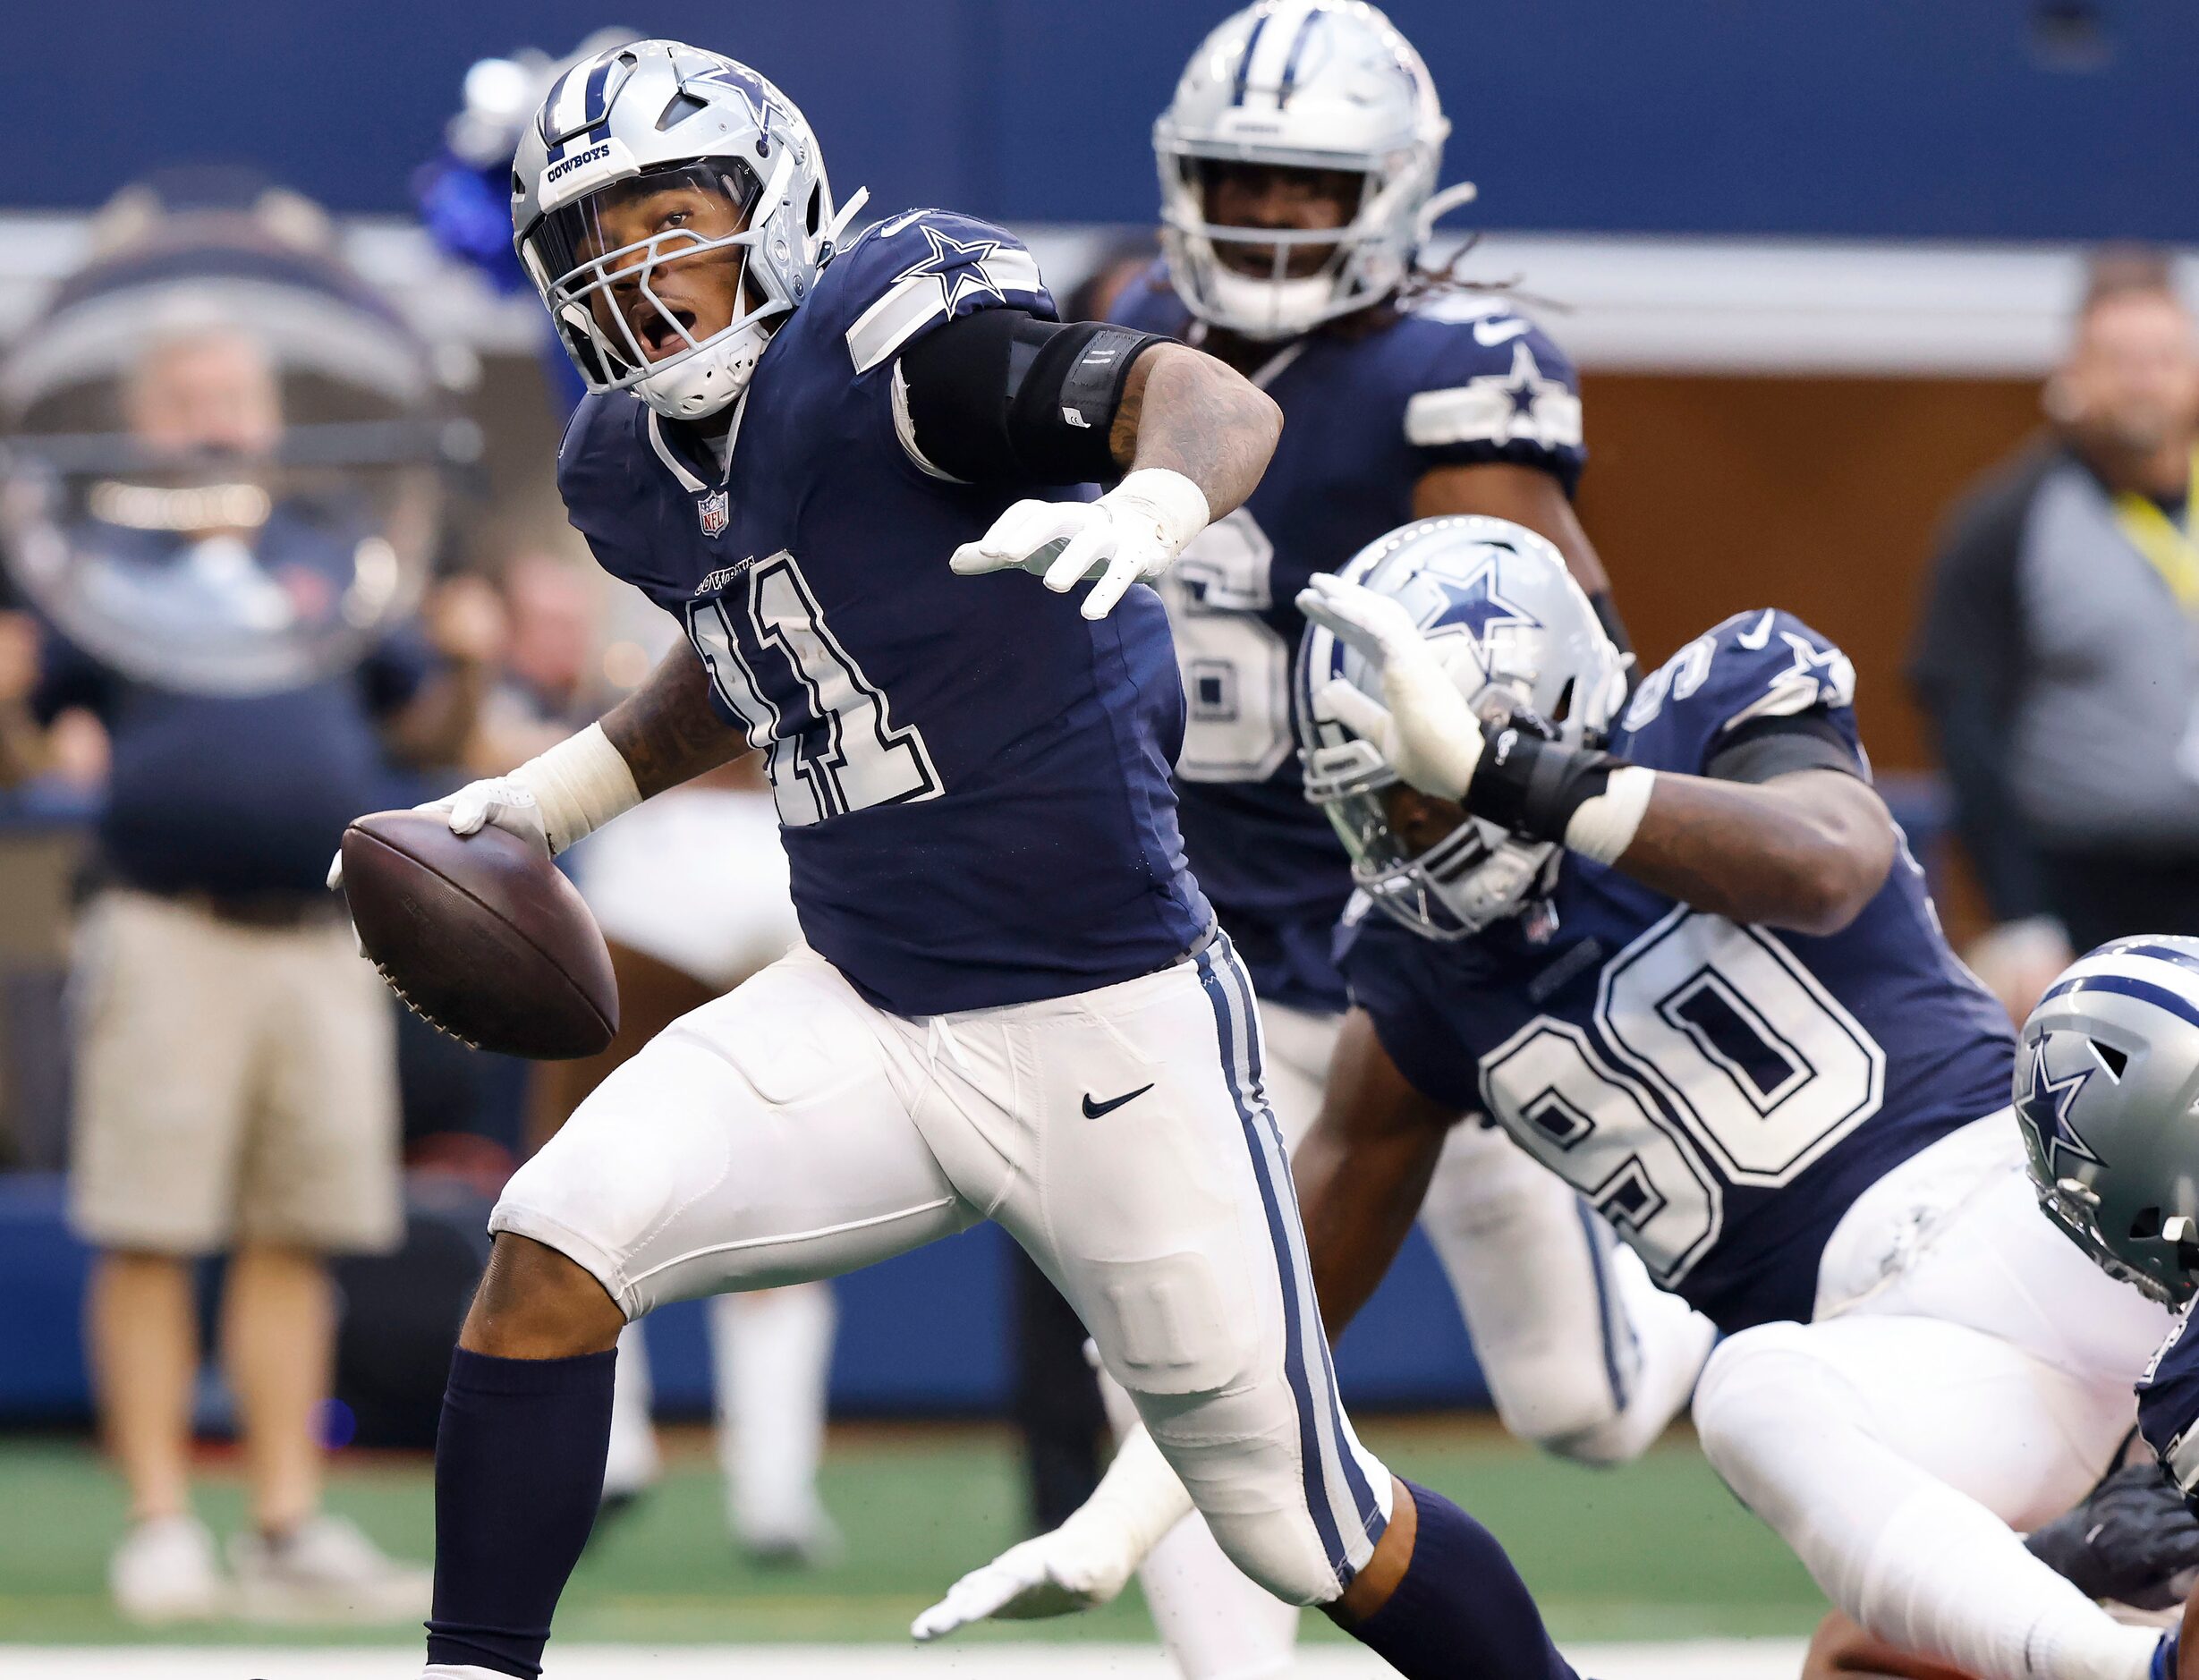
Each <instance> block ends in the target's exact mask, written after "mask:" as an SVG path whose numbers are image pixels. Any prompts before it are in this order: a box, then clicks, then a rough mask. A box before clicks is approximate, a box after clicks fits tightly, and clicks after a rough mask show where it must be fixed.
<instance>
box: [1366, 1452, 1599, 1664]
mask: <svg viewBox="0 0 2199 1680" xmlns="http://www.w3.org/2000/svg"><path fill="white" fill-rule="evenodd" d="M1405 1486H1406V1487H1408V1488H1411V1489H1413V1503H1414V1506H1415V1507H1417V1509H1418V1511H1419V1513H1420V1527H1419V1530H1418V1532H1416V1533H1415V1534H1414V1537H1413V1561H1412V1562H1411V1563H1410V1564H1408V1565H1406V1566H1405V1579H1404V1580H1402V1581H1400V1582H1398V1583H1397V1591H1394V1592H1392V1593H1391V1594H1390V1595H1389V1601H1388V1603H1387V1604H1385V1605H1383V1606H1382V1608H1380V1609H1379V1610H1377V1611H1376V1612H1375V1613H1374V1614H1373V1615H1372V1616H1368V1617H1367V1618H1366V1619H1365V1620H1364V1621H1363V1622H1361V1623H1359V1624H1358V1625H1356V1626H1354V1627H1353V1628H1352V1629H1351V1630H1350V1632H1351V1634H1352V1637H1353V1638H1354V1639H1356V1640H1358V1641H1359V1642H1360V1643H1362V1644H1363V1645H1365V1646H1366V1647H1367V1648H1368V1649H1369V1650H1372V1651H1373V1652H1374V1653H1375V1654H1376V1655H1377V1656H1379V1657H1380V1658H1381V1659H1383V1660H1384V1661H1385V1662H1387V1663H1388V1664H1389V1666H1390V1667H1393V1668H1395V1669H1396V1670H1397V1672H1398V1673H1399V1674H1401V1675H1405V1676H1407V1680H1579V1676H1576V1675H1575V1673H1574V1672H1573V1669H1572V1667H1570V1666H1569V1665H1568V1664H1567V1663H1566V1659H1564V1658H1563V1657H1560V1656H1559V1655H1558V1648H1557V1647H1556V1646H1555V1645H1553V1644H1551V1643H1550V1636H1549V1633H1546V1632H1544V1631H1543V1627H1542V1613H1541V1611H1540V1610H1538V1609H1536V1608H1535V1602H1534V1599H1533V1598H1532V1597H1531V1596H1529V1594H1528V1591H1527V1583H1526V1582H1524V1581H1522V1580H1521V1579H1520V1578H1519V1571H1518V1570H1516V1569H1515V1568H1513V1567H1512V1560H1511V1559H1510V1558H1509V1557H1506V1556H1505V1552H1504V1548H1503V1547H1501V1546H1499V1544H1498V1543H1497V1537H1496V1536H1495V1535H1493V1534H1491V1533H1490V1532H1489V1531H1488V1530H1487V1529H1485V1528H1483V1527H1482V1525H1481V1524H1480V1523H1476V1522H1475V1521H1474V1520H1473V1518H1472V1517H1470V1516H1468V1515H1466V1514H1465V1512H1464V1511H1461V1510H1460V1509H1459V1508H1458V1507H1457V1506H1455V1505H1453V1504H1452V1503H1451V1502H1450V1501H1449V1500H1448V1499H1446V1498H1444V1497H1443V1496H1442V1495H1441V1494H1439V1493H1431V1492H1429V1491H1428V1489H1425V1488H1422V1487H1419V1486H1417V1485H1415V1484H1414V1483H1412V1482H1407V1483H1405Z"/></svg>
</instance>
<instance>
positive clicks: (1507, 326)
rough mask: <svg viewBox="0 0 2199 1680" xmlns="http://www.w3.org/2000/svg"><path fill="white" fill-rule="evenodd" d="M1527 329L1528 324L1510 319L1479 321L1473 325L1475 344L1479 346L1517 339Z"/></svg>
mask: <svg viewBox="0 0 2199 1680" xmlns="http://www.w3.org/2000/svg"><path fill="white" fill-rule="evenodd" d="M1527 327H1528V323H1527V322H1525V321H1522V320H1516V319H1513V318H1508V317H1507V318H1499V319H1496V320H1479V321H1476V322H1474V323H1473V342H1474V343H1475V344H1503V343H1505V342H1506V341H1507V339H1513V338H1517V337H1518V336H1519V335H1521V334H1522V333H1524V332H1525V331H1526V330H1527Z"/></svg>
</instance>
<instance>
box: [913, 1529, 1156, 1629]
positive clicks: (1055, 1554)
mask: <svg viewBox="0 0 2199 1680" xmlns="http://www.w3.org/2000/svg"><path fill="white" fill-rule="evenodd" d="M1110 1549H1111V1548H1110ZM1122 1563H1123V1560H1122V1558H1121V1557H1120V1556H1119V1554H1115V1555H1105V1554H1104V1553H1103V1552H1102V1551H1101V1550H1100V1548H1086V1547H1083V1546H1081V1545H1079V1544H1078V1543H1077V1540H1076V1536H1075V1532H1074V1525H1072V1526H1071V1527H1069V1528H1057V1529H1055V1530H1054V1531H1053V1532H1050V1533H1046V1534H1040V1535H1039V1536H1038V1537H1037V1538H1036V1539H1034V1540H1024V1541H1023V1542H1022V1543H1021V1544H1019V1545H1015V1546H1011V1547H1009V1548H1008V1549H1007V1550H1006V1551H1004V1552H1002V1553H1001V1554H1000V1556H999V1557H996V1558H994V1559H993V1560H992V1562H990V1563H989V1564H986V1565H981V1567H979V1568H976V1569H972V1571H971V1572H970V1573H969V1574H966V1575H964V1577H963V1578H962V1579H961V1580H960V1581H957V1582H955V1584H954V1585H953V1586H951V1587H949V1588H948V1589H947V1596H946V1597H945V1598H944V1599H940V1600H939V1601H938V1603H937V1604H935V1605H933V1606H932V1607H931V1608H930V1609H929V1610H926V1611H925V1612H924V1613H923V1614H922V1615H921V1616H918V1617H917V1618H916V1620H915V1621H913V1622H912V1623H911V1624H910V1625H909V1633H910V1634H911V1635H912V1636H913V1637H914V1638H915V1639H917V1640H918V1641H920V1642H930V1641H932V1640H935V1639H945V1638H946V1637H947V1635H948V1634H949V1633H954V1632H955V1630H956V1629H957V1628H964V1627H967V1626H969V1625H970V1624H971V1623H972V1622H983V1621H987V1620H993V1621H1002V1622H1028V1621H1035V1620H1037V1619H1038V1618H1040V1617H1041V1616H1071V1615H1074V1614H1075V1613H1076V1612H1077V1611H1079V1610H1090V1609H1095V1608H1098V1607H1099V1606H1100V1605H1102V1604H1107V1603H1110V1602H1112V1601H1113V1600H1114V1599H1115V1597H1116V1594H1118V1593H1120V1592H1121V1591H1122V1590H1123V1588H1124V1587H1125V1585H1126V1584H1127V1583H1128V1582H1129V1580H1130V1574H1131V1571H1130V1569H1128V1568H1125V1567H1123V1566H1122ZM1133 1566H1134V1565H1133Z"/></svg>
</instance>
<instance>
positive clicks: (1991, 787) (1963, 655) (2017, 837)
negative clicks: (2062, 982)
mask: <svg viewBox="0 0 2199 1680" xmlns="http://www.w3.org/2000/svg"><path fill="white" fill-rule="evenodd" d="M2056 459H2057V457H2056V456H2055V455H2054V454H2051V453H2043V452H2042V453H2041V454H2038V455H2035V456H2033V457H2032V458H2030V459H2028V460H2026V461H2025V462H2023V463H2021V465H2020V466H2019V467H2018V469H2017V470H2016V471H2012V472H2009V473H2006V474H2003V475H2001V477H2000V478H1999V480H1998V481H1996V482H1994V483H1991V484H1989V485H1988V486H1986V487H1985V488H1984V489H1982V491H1981V492H1980V493H1979V494H1978V495H1977V496H1974V497H1973V498H1972V499H1971V500H1970V501H1969V502H1968V503H1966V505H1964V506H1963V507H1962V508H1960V509H1959V510H1957V513H1956V516H1955V518H1954V519H1953V521H1952V522H1950V524H1949V530H1948V531H1947V534H1946V536H1945V537H1944V538H1943V539H1942V540H1941V543H1940V552H1939V555H1938V556H1937V557H1936V558H1935V559H1934V560H1933V562H1932V581H1931V587H1930V592H1929V594H1928V595H1927V597H1926V598H1925V602H1924V610H1923V623H1922V624H1921V626H1920V628H1919V630H1918V632H1917V638H1916V643H1915V649H1914V650H1913V652H1912V655H1911V658H1910V662H1909V681H1910V683H1912V684H1913V685H1914V686H1915V691H1916V697H1917V700H1918V701H1919V703H1920V704H1921V705H1922V706H1923V709H1924V712H1925V715H1926V716H1927V717H1928V718H1929V719H1930V720H1931V724H1932V731H1933V733H1934V734H1935V735H1936V737H1937V744H1938V747H1939V751H1940V762H1941V763H1943V764H1944V765H1945V766H1946V767H1947V775H1948V780H1949V783H1951V784H1952V785H1953V788H1954V793H1955V827H1956V830H1957V833H1959V834H1960V835H1961V836H1962V841H1963V845H1964V848H1965V850H1966V851H1967V852H1968V853H1969V854H1970V861H1971V862H1972V864H1973V865H1974V866H1975V868H1976V870H1977V872H1978V878H1979V883H1980V885H1981V886H1982V887H1983V888H1984V891H1985V898H1986V902H1987V904H1989V905H1990V906H1991V910H1992V913H1993V915H1994V917H1995V918H1996V919H1997V920H1999V921H2020V920H2021V919H2023V918H2024V917H2026V916H2033V915H2038V914H2040V913H2042V912H2043V911H2044V910H2045V908H2046V897H2045V890H2044V886H2043V882H2042V874H2041V870H2040V864H2039V857H2038V851H2037V848H2036V846H2035V844H2033V841H2032V839H2031V837H2030V835H2029V833H2028V831H2027V828H2026V825H2025V821H2024V818H2023V813H2022V812H2021V810H2018V808H2017V806H2016V798H2015V793H2014V789H2013V786H2012V785H2011V784H2012V774H2011V768H2010V765H2009V759H2008V723H2009V720H2010V719H2011V718H2012V717H2013V716H2014V714H2015V711H2016V700H2017V696H2018V689H2017V684H2018V683H2019V681H2020V674H2021V672H2022V671H2023V669H2024V663H2025V661H2024V657H2023V608H2022V602H2021V598H2020V596H2019V593H2018V584H2017V570H2016V563H2017V558H2018V556H2019V555H2020V553H2021V550H2022V546H2023V530H2024V522H2025V517H2026V516H2027V514H2028V513H2029V511H2030V507H2031V500H2032V496H2033V492H2034V491H2035V490H2036V489H2037V488H2038V482H2039V479H2040V478H2041V477H2042V476H2043V474H2044V473H2045V471H2047V469H2048V468H2050V466H2051V465H2052V464H2053V463H2054V462H2055V460H2056Z"/></svg>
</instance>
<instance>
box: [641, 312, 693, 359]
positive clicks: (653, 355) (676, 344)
mask: <svg viewBox="0 0 2199 1680" xmlns="http://www.w3.org/2000/svg"><path fill="white" fill-rule="evenodd" d="M675 322H677V323H678V325H677V326H675V325H674V323H675ZM634 330H635V331H636V332H637V333H639V334H640V335H641V347H642V348H643V349H644V350H645V351H647V352H649V359H650V361H657V360H658V358H660V357H662V356H664V355H666V354H667V353H669V352H672V351H675V350H683V349H685V348H686V347H687V345H688V344H689V343H690V342H692V338H693V335H694V330H695V312H694V310H676V309H675V310H670V311H669V312H667V311H666V310H663V309H652V310H649V311H648V312H647V313H646V314H645V315H643V316H642V318H641V319H640V320H638V321H636V322H635V323H634Z"/></svg>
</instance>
